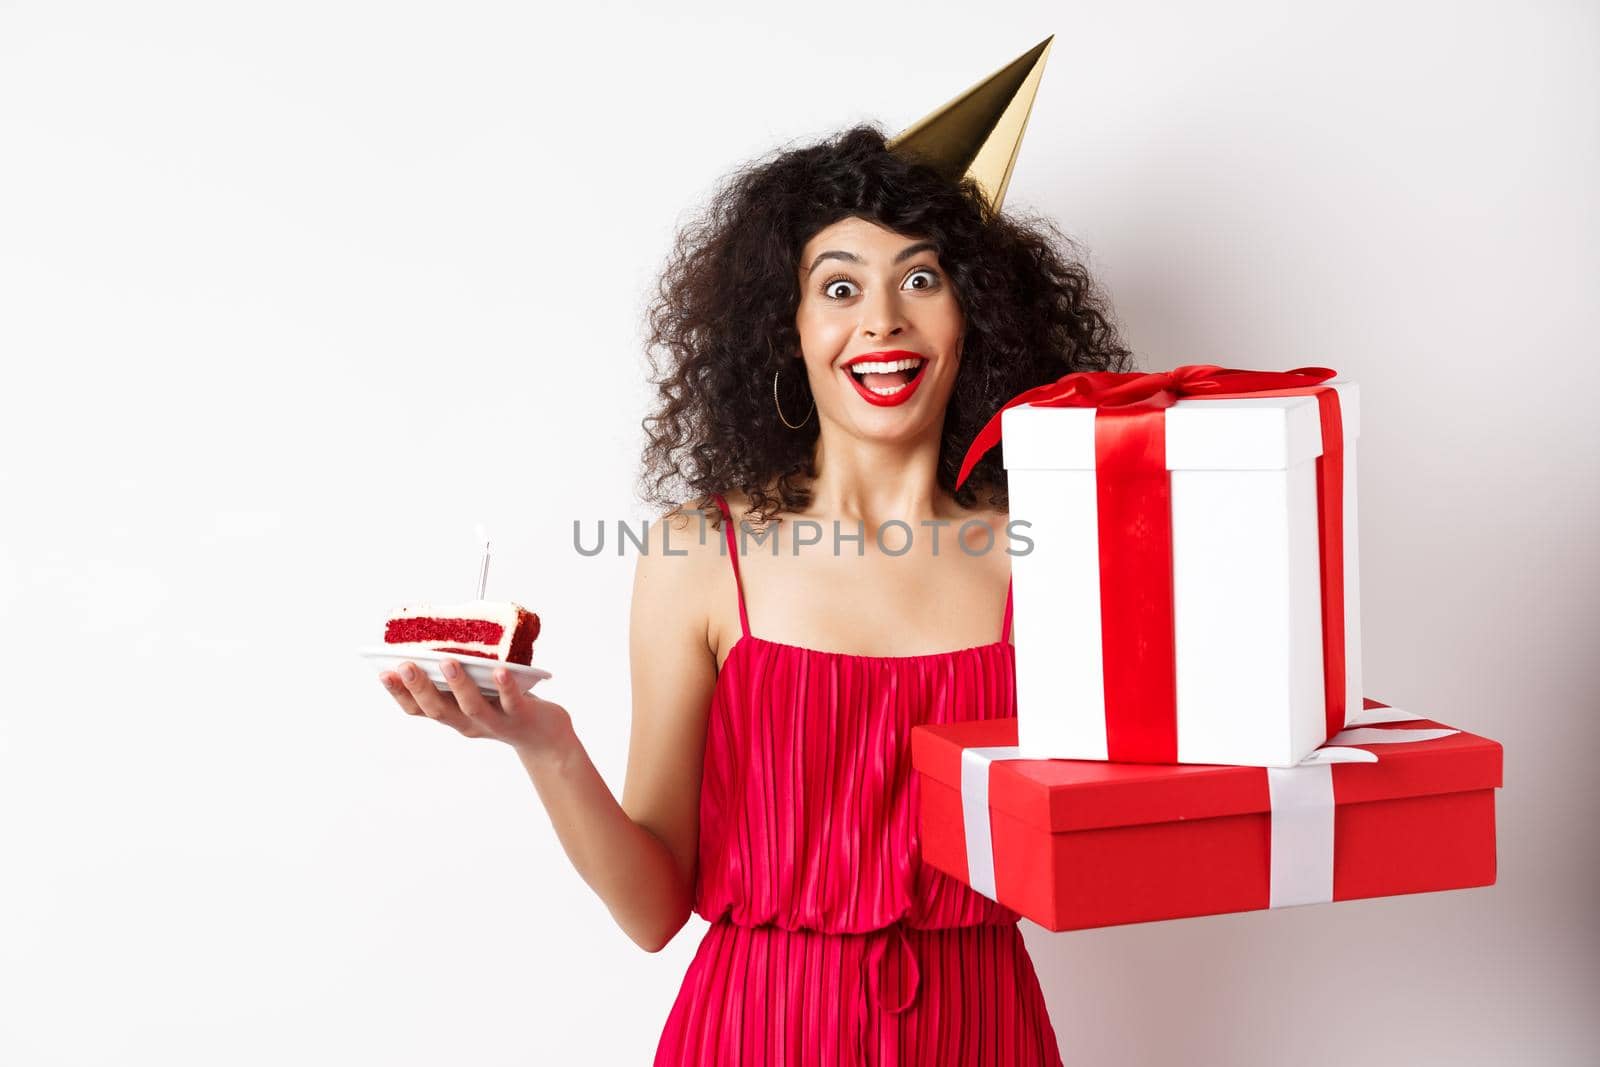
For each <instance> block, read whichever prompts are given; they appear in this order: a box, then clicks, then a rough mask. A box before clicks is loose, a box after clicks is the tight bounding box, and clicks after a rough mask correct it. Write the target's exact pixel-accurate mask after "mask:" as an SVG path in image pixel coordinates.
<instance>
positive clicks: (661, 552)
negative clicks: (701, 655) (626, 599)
mask: <svg viewBox="0 0 1600 1067" xmlns="http://www.w3.org/2000/svg"><path fill="white" fill-rule="evenodd" d="M714 517H717V509H716V505H715V504H713V505H712V506H711V509H710V513H709V514H708V513H707V512H706V511H705V510H703V509H700V508H698V507H697V506H696V505H695V504H694V503H693V502H689V503H685V504H680V505H678V506H676V507H674V508H673V509H671V510H670V511H667V512H666V513H664V514H661V515H657V516H654V517H652V518H651V519H650V520H649V521H648V524H647V528H646V529H645V530H644V531H643V532H642V534H641V536H640V538H639V540H640V541H641V542H642V544H643V547H642V548H639V547H633V551H634V552H635V554H636V555H637V557H638V559H637V563H636V565H635V569H634V617H635V622H644V623H648V624H649V626H650V627H651V628H652V629H658V630H659V629H673V630H679V631H682V630H686V629H688V630H697V631H698V632H699V633H701V634H702V635H703V634H705V633H707V632H708V626H709V619H710V614H709V608H710V602H709V600H708V599H707V598H706V596H705V592H706V587H707V584H708V582H709V580H710V579H711V577H712V575H713V573H714V571H713V567H714V566H715V563H716V557H717V552H716V545H717V542H716V540H715V539H714V538H715V537H716V536H717V532H716V531H715V530H714V529H713V528H712V526H711V520H712V519H713V518H714ZM630 547H632V546H630Z"/></svg>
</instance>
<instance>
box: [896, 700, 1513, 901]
mask: <svg viewBox="0 0 1600 1067" xmlns="http://www.w3.org/2000/svg"><path fill="white" fill-rule="evenodd" d="M1363 704H1364V707H1365V709H1366V710H1365V711H1364V712H1363V713H1362V716H1363V720H1364V721H1365V722H1368V723H1377V724H1383V725H1368V726H1358V727H1357V728H1355V729H1347V730H1345V731H1343V732H1342V733H1340V734H1338V735H1337V736H1335V737H1333V738H1331V739H1330V740H1329V742H1328V744H1327V745H1326V746H1324V747H1323V748H1321V749H1318V750H1317V751H1316V752H1314V753H1312V755H1311V756H1309V757H1307V759H1306V761H1305V762H1304V763H1303V764H1302V765H1300V766H1296V767H1289V768H1270V767H1234V766H1226V767H1225V766H1212V765H1204V764H1181V765H1180V764H1172V765H1163V764H1138V763H1107V762H1103V761H1099V760H1028V759H1020V758H1016V757H1015V755H1014V752H1015V749H1014V746H1015V745H1016V743H1017V720H1016V719H989V720H980V721H971V722H960V723H949V724H944V725H937V726H919V727H916V728H915V729H913V730H912V733H911V758H912V765H913V767H914V769H915V771H916V773H917V775H918V778H919V781H918V786H919V791H920V815H919V818H920V823H921V835H922V858H923V860H924V861H925V862H927V863H929V864H931V865H932V866H934V867H935V868H937V869H939V870H941V871H944V872H945V873H946V874H950V875H952V876H954V877H956V878H959V879H961V880H962V881H963V882H966V883H967V884H968V885H971V886H972V887H973V888H974V889H976V890H978V891H979V892H982V893H984V895H986V896H989V897H991V898H992V899H995V900H998V901H999V902H1000V903H1001V904H1004V905H1006V906H1007V907H1009V908H1011V909H1013V910H1014V911H1017V912H1020V913H1021V914H1022V915H1025V916H1027V917H1028V918H1030V919H1032V920H1033V921H1034V922H1037V923H1039V924H1040V925H1041V926H1044V927H1046V928H1048V929H1051V930H1077V929H1084V928H1087V927H1095V926H1114V925H1118V924H1122V923H1137V922H1153V921H1157V920H1161V919H1178V918H1185V917H1188V916H1192V915H1214V914H1219V913H1223V912H1235V911H1253V910H1256V909H1262V908H1269V907H1284V906H1289V905H1293V904H1304V903H1318V902H1323V901H1329V900H1354V899H1358V898H1361V897H1380V896H1394V895H1398V894H1402V893H1425V892H1432V891H1435V890H1442V889H1463V888H1468V887H1471V886H1483V885H1492V884H1494V880H1495V823H1494V790H1495V789H1496V788H1498V787H1499V785H1500V781H1501V748H1500V744H1499V742H1497V741H1492V740H1490V739H1489V738H1486V737H1478V736H1477V735H1475V734H1470V733H1466V732H1464V731H1459V730H1454V729H1452V728H1450V727H1447V726H1442V725H1441V724H1439V723H1436V722H1432V721H1429V720H1424V719H1419V718H1417V717H1416V716H1413V715H1410V714H1408V713H1406V712H1402V711H1400V710H1399V709H1394V708H1390V707H1388V706H1387V705H1384V704H1381V703H1379V702H1378V701H1374V700H1366V701H1364V702H1363ZM1343 760H1356V761H1359V762H1341V761H1343ZM964 812H970V813H973V814H974V815H978V813H986V814H987V816H988V817H987V818H986V819H985V818H982V817H975V818H971V819H968V818H964ZM969 856H970V859H969Z"/></svg>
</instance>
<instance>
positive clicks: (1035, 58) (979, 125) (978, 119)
mask: <svg viewBox="0 0 1600 1067" xmlns="http://www.w3.org/2000/svg"><path fill="white" fill-rule="evenodd" d="M1055 39H1056V38H1055V34H1051V35H1050V36H1049V37H1046V38H1045V39H1044V40H1043V41H1040V42H1039V43H1038V44H1037V45H1035V46H1034V47H1032V48H1030V49H1029V50H1028V51H1026V52H1024V53H1023V54H1022V55H1020V56H1018V57H1017V58H1016V59H1014V60H1012V61H1011V62H1010V63H1007V64H1006V65H1005V66H1004V67H1001V68H1000V69H999V70H997V71H995V72H994V73H993V74H991V75H989V76H988V77H987V78H985V79H983V81H981V82H979V83H978V84H977V85H974V86H973V87H972V88H970V89H968V90H967V91H966V92H964V93H962V94H961V95H960V96H958V97H956V98H955V99H954V100H952V101H950V102H949V103H948V104H946V105H944V106H943V107H941V108H939V109H938V110H937V111H935V112H933V113H932V114H930V115H928V116H927V117H926V118H923V119H921V120H919V121H918V122H916V123H914V124H912V125H911V126H909V127H907V128H906V129H905V130H904V131H902V132H901V133H898V134H896V135H895V136H894V137H892V138H890V140H889V142H888V146H889V148H890V150H891V151H897V152H903V153H904V154H905V155H907V156H908V157H909V156H915V157H917V158H918V159H920V160H922V161H923V162H925V163H930V164H932V165H933V166H934V167H936V168H938V169H939V170H941V171H944V172H945V173H946V174H948V175H950V177H951V178H952V179H955V180H958V181H959V180H960V179H961V178H962V177H963V176H964V175H968V174H970V175H971V176H972V177H973V178H975V179H976V180H977V183H978V185H979V187H980V188H981V189H982V190H983V195H984V199H985V200H986V201H987V202H988V204H989V207H990V208H991V209H993V210H994V211H999V210H1000V204H1001V202H1002V201H1003V200H1005V197H1006V186H1007V185H1009V184H1010V182H1011V166H1012V164H1013V163H1015V162H1016V160H1017V149H1018V148H1020V147H1021V146H1022V134H1023V131H1024V130H1026V129H1027V128H1028V114H1029V112H1031V111H1032V110H1033V98H1034V96H1036V95H1037V94H1038V92H1039V79H1040V78H1041V77H1042V76H1043V75H1044V64H1045V60H1046V59H1048V58H1049V56H1050V42H1052V41H1054V40H1055Z"/></svg>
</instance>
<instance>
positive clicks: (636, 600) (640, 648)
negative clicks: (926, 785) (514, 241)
mask: <svg viewBox="0 0 1600 1067" xmlns="http://www.w3.org/2000/svg"><path fill="white" fill-rule="evenodd" d="M1057 239H1059V234H1058V233H1056V232H1055V231H1054V229H1053V228H1052V227H1050V226H1049V225H1048V224H1047V223H1043V222H1034V223H1031V224H1026V225H1025V224H1023V223H1019V222H1017V221H1015V220H1014V219H1012V218H1011V217H1009V216H1001V215H999V214H998V213H997V212H996V211H995V210H994V209H992V208H991V207H990V206H989V204H988V203H987V202H986V200H985V199H984V197H983V195H982V194H981V190H980V189H979V188H978V187H977V185H976V184H975V183H974V182H972V181H971V180H970V179H964V180H960V181H958V180H955V179H953V178H951V177H949V176H948V174H947V172H943V171H940V170H937V169H935V168H933V167H931V166H929V165H927V164H925V163H923V162H919V161H918V160H916V159H915V158H907V157H904V156H903V155H902V154H899V153H896V152H894V151H892V150H891V149H890V148H889V147H888V145H887V144H886V142H885V139H884V137H883V134H882V133H881V132H880V131H879V130H878V129H877V128H876V127H874V126H860V127H856V128H853V129H850V130H847V131H845V132H844V133H842V134H841V135H839V136H838V137H836V138H833V139H831V140H828V141H825V142H823V143H820V144H816V145H812V146H808V147H804V148H800V149H797V150H791V151H786V152H782V153H779V154H777V155H776V156H774V157H773V158H771V159H769V160H767V161H765V162H763V163H760V164H759V165H755V166H752V167H749V168H746V169H745V170H743V171H741V172H739V173H738V174H737V175H735V177H734V178H733V180H732V181H731V182H729V183H728V184H727V185H725V186H724V187H723V188H722V189H721V190H720V191H719V193H718V194H717V196H716V197H715V198H714V199H713V201H712V203H711V205H710V209H709V211H708V212H707V213H706V214H705V216H704V217H703V218H702V219H700V220H699V221H698V222H697V223H695V224H694V225H691V226H690V227H688V228H687V229H685V230H684V231H683V233H682V234H680V237H679V241H678V245H677V248H676V250H675V254H674V255H673V257H672V259H671V261H670V262H669V264H668V267H667V269H666V272H665V274H664V276H663V278H662V283H661V287H660V293H659V297H658V299H657V302H656V304H655V306H654V307H653V308H652V310H651V315H650V322H651V327H652V349H653V350H654V351H655V352H656V353H658V354H659V355H660V358H659V359H658V360H657V362H656V364H655V369H656V371H657V377H656V378H655V379H654V382H653V384H656V385H657V386H658V387H659V389H660V404H659V409H658V410H657V411H656V412H655V413H654V414H653V415H652V416H651V417H650V418H649V419H647V420H646V422H645V426H646V429H647V432H648V435H649V441H648V445H647V447H646V451H645V473H646V479H645V485H646V495H647V496H648V497H649V499H651V500H652V501H655V502H658V503H659V502H666V503H669V504H670V503H671V502H672V501H673V500H682V499H685V498H686V497H687V498H689V499H693V500H695V501H696V502H697V503H698V504H699V505H700V506H699V508H698V509H688V508H669V509H667V514H666V516H665V519H666V521H662V522H658V523H656V524H653V528H652V535H651V544H650V550H649V551H648V552H647V553H643V554H640V555H639V557H638V565H637V571H636V577H635V583H634V589H633V606H632V623H631V625H632V637H631V657H630V664H631V669H632V678H633V709H634V718H633V732H632V738H631V743H630V747H629V755H628V768H627V780H626V784H625V786H624V790H623V797H622V802H621V804H620V805H619V804H618V803H617V801H616V800H615V799H614V798H613V797H612V795H611V793H610V792H609V790H608V789H607V787H606V785H605V783H604V782H603V780H602V779H601V778H600V776H599V775H598V774H597V773H596V771H595V770H594V767H593V765H592V764H591V763H590V761H589V759H588V756H587V755H586V754H585V752H584V750H583V748H582V746H581V745H580V744H579V742H578V740H577V738H576V737H575V736H574V733H573V730H572V727H571V719H570V717H569V715H568V713H567V712H566V710H565V709H563V708H562V707H560V706H559V705H556V704H553V703H551V702H548V701H545V700H541V699H539V698H537V697H534V696H531V695H519V694H517V693H515V692H514V691H513V690H512V689H509V688H504V689H502V691H501V694H500V698H499V700H498V701H497V702H496V701H487V700H484V699H483V698H481V697H480V696H479V695H478V693H477V690H476V688H475V686H473V685H472V684H471V683H470V682H466V683H465V684H463V683H462V682H461V681H460V680H455V681H452V682H451V689H452V693H453V696H454V698H453V699H452V695H451V694H447V693H444V692H441V691H439V690H436V689H435V688H434V687H433V686H432V684H431V683H429V682H428V681H427V679H426V678H425V677H423V676H421V675H420V674H417V675H416V676H415V677H416V679H417V680H416V681H414V682H408V683H406V684H405V685H404V686H400V685H396V687H395V688H394V690H393V692H394V693H395V696H396V699H397V700H399V702H400V703H401V705H402V706H403V707H405V708H406V710H407V711H409V712H411V713H412V714H423V715H428V716H430V717H433V718H436V719H439V720H440V721H442V722H445V723H447V724H449V725H451V726H453V727H454V728H456V729H457V730H459V731H460V732H462V733H464V734H466V735H468V736H472V737H485V736H486V737H493V738H497V739H499V740H502V741H506V742H507V743H509V744H512V745H513V746H514V747H515V748H516V750H517V751H518V753H519V754H520V756H521V758H522V761H523V764H524V766H525V767H526V768H527V770H528V773H529V775H530V777H531V778H532V780H533V783H534V786H535V788H536V789H537V791H538V793H539V795H540V798H541V799H542V800H543V801H544V803H545V805H546V807H547V809H548V811H549V813H550V817H551V820H552V822H553V823H554V824H555V827H556V830H557V833H558V835H559V836H560V839H561V842H562V845H563V846H564V847H565V848H566V850H567V854H568V855H569V856H570V857H571V859H572V862H573V864H574V865H575V866H576V868H577V869H578V871H579V872H580V874H581V875H582V876H583V878H584V879H585V881H587V882H588V883H589V885H590V886H591V887H593V888H594V890H595V891H596V892H597V893H598V894H599V895H600V896H601V897H602V899H604V900H605V902H606V904H607V906H608V907H609V908H610V910H611V912H612V914H613V915H614V916H615V918H616V920H617V922H618V923H619V924H620V925H621V926H622V928H623V929H624V930H625V931H626V932H627V933H628V935H629V936H630V937H632V938H633V939H634V940H635V941H636V942H637V943H638V944H639V945H640V946H642V947H643V948H645V949H646V950H647V951H652V952H654V951H657V950H659V949H660V948H661V947H662V946H663V945H665V944H666V943H667V942H668V941H670V940H671V938H672V937H673V936H674V935H675V934H676V932H677V931H678V930H679V929H680V928H681V927H682V926H683V924H684V923H685V922H686V921H687V919H688V917H689V915H690V913H691V911H693V912H696V913H698V914H700V915H701V916H702V917H704V918H705V919H706V920H707V921H709V922H710V923H711V926H710V928H709V929H708V931H707V932H706V935H705V937H704V939H703V940H702V941H701V943H700V947H699V950H698V952H697V954H696V955H695V958H694V960H693V962H692V963H691V965H690V967H689V971H688V973H687V975H686V976H685V978H684V982H683V985H682V988H681V990H680V992H679V994H678V996H677V999H676V1001H675V1003H674V1004H673V1006H672V1009H671V1011H670V1013H669V1014H668V1018H667V1020H666V1025H665V1028H664V1030H663V1033H662V1036H661V1039H660V1042H659V1047H658V1050H657V1055H656V1063H657V1064H712V1063H715V1064H763V1065H767V1064H845V1063H852V1064H853V1063H864V1062H869V1063H902V1062H903V1063H917V1064H941V1065H942V1064H979V1063H997V1064H1057V1063H1060V1057H1059V1054H1058V1052H1057V1049H1056V1042H1055V1035H1054V1032H1053V1030H1052V1028H1051V1025H1050V1021H1049V1018H1048V1016H1047V1013H1046V1011H1045V1006H1044V1001H1043V997H1042V996H1041V994H1040V991H1039V985H1038V981H1037V979H1036V977H1035V974H1034V970H1033V965H1032V962H1031V961H1030V960H1029V958H1028V954H1027V950H1026V948H1025V946H1024V945H1023V942H1022V937H1021V934H1020V932H1019V931H1018V929H1017V926H1016V923H1017V918H1018V916H1017V915H1016V914H1015V913H1014V912H1011V911H1010V910H1008V909H1006V908H1004V907H1002V906H1000V905H999V904H997V903H996V902H994V901H992V900H989V899H988V898H986V897H983V896H981V895H979V894H977V893H975V892H973V891H971V890H970V889H968V888H966V887H965V886H964V885H962V884H961V883H959V882H957V881H956V880H954V879H952V878H949V877H946V876H945V875H943V874H941V873H939V872H937V871H934V870H933V869H931V868H927V867H924V866H922V865H921V862H920V853H919V847H918V840H917V825H916V783H915V780H914V778H913V777H912V775H911V771H910V750H909V737H908V734H909V731H910V729H911V728H912V727H913V726H915V725H917V724H919V723H924V722H941V721H951V720H957V719H971V718H991V717H1000V716H1011V715H1015V714H1016V709H1015V691H1014V685H1015V671H1014V662H1013V659H1012V645H1011V643H1010V633H1009V631H1010V595H1009V573H1010V566H1009V556H1008V554H1007V553H1008V551H1010V550H1016V549H1014V548H1013V546H1012V545H1011V543H1010V542H1009V540H1008V537H1007V533H1008V531H1007V529H1006V524H1007V518H1008V516H1007V515H1006V513H1005V510H1004V508H1005V505H1006V494H1005V477H1004V471H1003V469H1002V467H1001V459H1000V454H999V452H998V451H997V452H994V453H991V454H990V455H989V456H988V457H986V458H985V459H984V460H983V461H982V462H980V463H979V465H978V467H977V468H976V469H975V470H974V472H973V474H972V475H971V476H970V477H969V478H968V480H967V481H966V483H964V485H963V486H962V488H961V490H960V491H954V490H953V485H954V481H955V476H956V473H957V470H958V468H959V464H960V460H961V457H962V454H963V451H964V450H965V448H966V446H967V445H968V444H969V443H970V442H971V440H972V438H973V437H974V436H975V434H976V433H977V430H978V428H979V427H980V426H982V424H983V423H984V421H985V420H987V419H988V418H989V417H990V416H991V415H992V414H993V413H994V412H995V411H997V410H999V408H1000V407H1001V405H1002V404H1003V403H1004V402H1005V401H1006V400H1007V399H1009V398H1010V397H1012V396H1014V395H1016V394H1017V393H1019V392H1021V391H1022V390H1024V389H1026V388H1029V387H1030V386H1034V385H1038V384H1040V383H1043V382H1048V381H1054V380H1055V379H1057V378H1058V377H1060V376H1061V375H1062V374H1064V373H1067V372H1068V371H1073V370H1122V369H1125V366H1126V363H1127V358H1128V357H1127V352H1126V350H1125V349H1123V348H1122V347H1121V345H1120V344H1119V343H1118V341H1117V338H1116V335H1115V332H1114V330H1113V328H1112V327H1111V325H1110V323H1109V322H1108V320H1107V317H1106V315H1105V313H1104V312H1103V310H1102V307H1101V304H1100V302H1099V300H1098V298H1097V296H1096V295H1095V293H1094V289H1093V286H1092V284H1091V282H1090V280H1089V277H1088V275H1087V274H1086V272H1085V271H1084V270H1083V268H1082V267H1081V266H1079V265H1078V264H1077V263H1075V262H1073V261H1072V260H1070V259H1069V258H1067V257H1065V256H1063V255H1062V254H1061V253H1060V252H1058V251H1057V249H1056V241H1057ZM863 356H866V357H869V358H868V360H867V361H866V362H867V363H868V364H869V370H868V371H867V373H864V374H861V373H858V372H857V371H852V370H851V369H850V367H849V365H850V364H853V363H858V362H860V358H861V357H863ZM681 490H687V491H688V492H687V493H686V494H684V493H681V492H680V491H681ZM980 492H982V493H985V494H986V497H985V498H983V499H980ZM708 516H709V518H710V522H711V525H713V526H714V527H715V529H716V531H717V532H716V533H714V534H710V535H707V534H706V525H705V523H704V522H703V521H702V520H704V519H705V518H706V517H708ZM783 516H787V517H788V518H789V520H791V521H785V520H784V518H783ZM729 520H734V521H729ZM896 520H898V524H897V522H896ZM899 524H903V525H899ZM736 528H738V529H741V530H743V531H744V532H745V533H746V534H749V533H754V534H757V535H759V536H760V537H762V538H764V540H762V541H760V542H759V543H758V547H757V550H756V551H750V550H749V549H750V546H751V545H752V544H757V542H753V541H752V540H751V539H750V538H749V537H742V538H741V537H739V536H736V535H735V533H736ZM836 531H837V534H836ZM836 538H837V539H836ZM836 546H837V547H836ZM459 673H460V672H459V671H458V672H457V674H458V675H459Z"/></svg>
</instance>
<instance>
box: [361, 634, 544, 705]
mask: <svg viewBox="0 0 1600 1067" xmlns="http://www.w3.org/2000/svg"><path fill="white" fill-rule="evenodd" d="M358 655H360V656H361V657H362V658H363V659H367V660H371V661H372V665H373V666H374V667H376V668H377V669H378V673H380V674H382V673H383V672H384V671H394V672H396V673H399V671H400V665H401V664H402V663H406V662H410V663H415V664H416V665H417V666H418V667H419V668H420V669H422V670H423V671H426V672H427V675H428V678H429V679H430V680H431V681H432V682H433V685H434V688H436V689H443V690H445V691H446V692H449V690H450V683H449V682H447V681H445V679H444V675H443V674H441V673H440V671H439V664H440V663H442V662H444V661H445V660H447V659H453V660H455V661H456V662H457V663H459V664H461V666H462V667H464V668H466V671H467V677H468V678H471V679H472V680H473V681H474V682H477V683H478V689H479V691H480V692H482V693H485V694H487V695H489V696H495V695H496V694H498V693H499V692H500V687H499V686H497V685H495V684H494V669H495V668H496V667H504V668H505V669H506V670H508V671H510V672H511V684H512V685H514V686H516V687H517V692H519V693H526V692H528V691H529V690H531V689H532V688H533V687H534V686H536V685H538V684H539V683H540V682H542V681H544V680H545V679H546V678H550V677H553V675H551V673H550V672H549V671H544V670H540V669H539V668H538V667H525V666H523V665H522V664H520V663H503V662H501V661H500V660H497V659H484V658H483V657H482V656H468V655H465V654H463V653H460V652H424V651H411V652H406V653H399V652H396V651H394V650H393V649H391V648H385V647H384V646H382V645H376V646H374V647H371V648H363V649H361V650H360V651H359V652H358Z"/></svg>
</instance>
